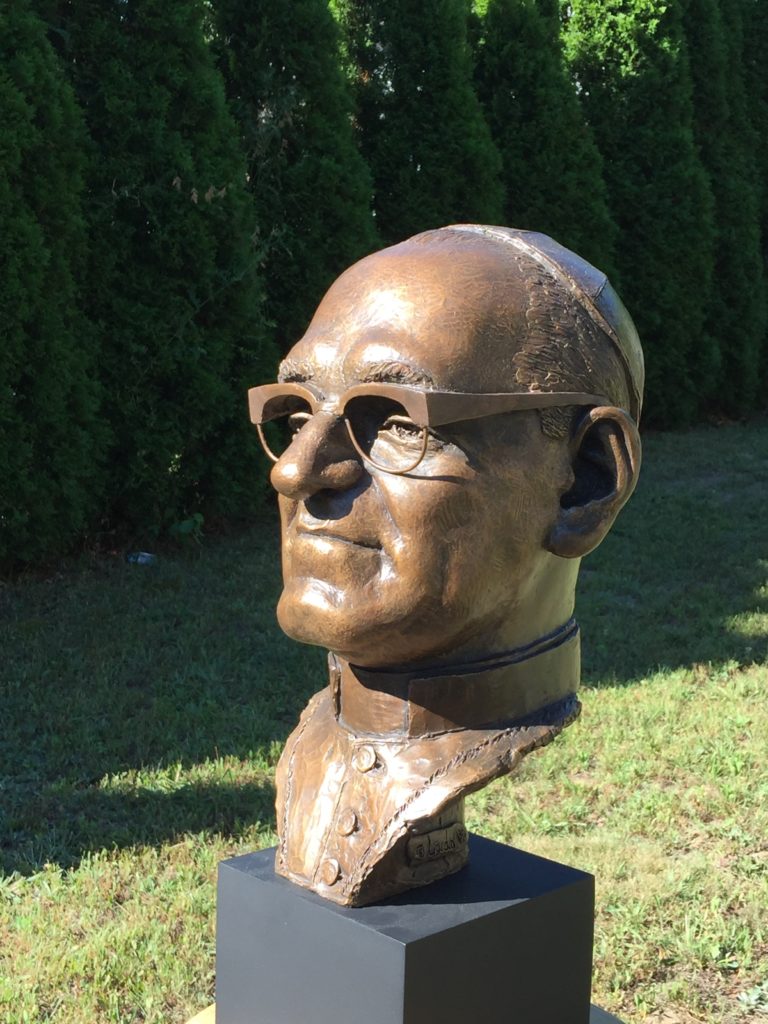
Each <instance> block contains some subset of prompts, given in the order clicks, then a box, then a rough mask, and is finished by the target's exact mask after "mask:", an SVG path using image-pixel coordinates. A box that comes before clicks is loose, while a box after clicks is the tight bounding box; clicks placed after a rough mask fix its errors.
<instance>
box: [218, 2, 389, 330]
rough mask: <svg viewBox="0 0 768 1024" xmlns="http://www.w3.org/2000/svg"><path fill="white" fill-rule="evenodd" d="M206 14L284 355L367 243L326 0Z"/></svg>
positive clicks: (368, 194) (360, 182) (369, 220)
mask: <svg viewBox="0 0 768 1024" xmlns="http://www.w3.org/2000/svg"><path fill="white" fill-rule="evenodd" d="M215 16H216V31H217V36H218V38H217V52H218V55H219V65H220V67H221V69H222V71H223V72H224V77H225V80H226V82H227V92H228V96H229V99H230V104H231V106H232V109H233V111H234V113H235V115H236V118H237V120H238V122H239V125H240V130H241V134H242V138H243V144H244V147H245V151H246V153H247V155H248V168H249V179H250V187H251V191H252V194H253V198H254V202H255V204H256V212H257V220H258V224H259V229H260V231H261V233H262V237H263V238H264V241H265V244H266V245H267V259H266V264H265V278H266V287H267V296H268V307H267V308H268V311H269V315H270V318H271V319H272V320H273V321H274V323H275V325H276V329H277V336H278V339H279V341H280V343H281V346H282V347H283V348H285V347H287V346H289V345H291V344H292V343H293V342H294V341H295V340H296V338H297V337H299V336H300V335H301V333H302V332H303V330H304V329H305V327H306V325H307V322H308V320H309V318H310V316H311V314H312V312H313V310H314V308H315V306H316V305H317V303H318V301H319V300H320V298H321V296H322V294H323V292H324V291H325V290H326V288H327V287H328V285H329V284H330V283H331V281H332V280H333V279H334V278H335V277H336V276H337V275H338V274H339V272H340V271H341V270H343V269H344V268H345V267H347V266H348V265H349V264H350V263H351V262H353V261H354V260H356V259H359V258H360V257H361V256H363V255H365V254H366V253H368V252H370V251H371V250H372V249H374V248H375V247H376V232H375V227H374V222H373V216H372V182H371V177H370V173H369V171H368V168H367V167H366V165H365V161H364V160H363V158H362V156H361V155H360V153H359V152H358V150H357V142H356V139H355V135H354V129H353V125H352V100H351V96H350V94H349V89H348V83H347V81H346V79H345V77H344V73H343V71H342V67H341V63H340V55H339V33H338V27H337V25H336V22H335V21H334V19H333V16H332V14H331V12H330V10H329V9H328V4H327V0H216V3H215Z"/></svg>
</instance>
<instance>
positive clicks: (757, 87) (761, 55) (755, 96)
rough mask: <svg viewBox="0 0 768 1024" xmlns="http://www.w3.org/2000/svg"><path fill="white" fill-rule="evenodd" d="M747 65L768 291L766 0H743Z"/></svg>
mask: <svg viewBox="0 0 768 1024" xmlns="http://www.w3.org/2000/svg"><path fill="white" fill-rule="evenodd" d="M743 13H744V69H745V91H746V94H747V104H748V107H749V110H750V114H751V120H752V130H753V135H754V138H755V139H756V143H757V145H756V149H755V160H756V164H757V181H758V192H759V197H760V249H761V254H762V261H763V287H764V289H765V292H766V294H768V74H766V68H768V5H766V4H765V3H764V0H744V9H743ZM761 363H762V366H761V373H760V378H761V383H762V388H763V395H765V391H766V389H768V330H767V331H766V333H764V335H763V351H762V360H761Z"/></svg>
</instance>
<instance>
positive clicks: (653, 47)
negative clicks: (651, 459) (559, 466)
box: [566, 0, 717, 425]
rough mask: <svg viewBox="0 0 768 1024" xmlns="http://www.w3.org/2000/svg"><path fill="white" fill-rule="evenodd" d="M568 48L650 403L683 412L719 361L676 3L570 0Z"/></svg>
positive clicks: (691, 411)
mask: <svg viewBox="0 0 768 1024" xmlns="http://www.w3.org/2000/svg"><path fill="white" fill-rule="evenodd" d="M567 9H568V11H569V12H570V17H569V19H568V27H567V35H566V51H567V54H568V56H569V59H570V63H571V67H572V71H573V74H574V77H575V80H576V81H577V82H578V84H579V88H580V95H581V98H582V101H583V104H584V109H585V112H586V115H587V120H588V121H589V123H590V125H591V126H592V129H593V131H594V134H595V139H596V141H597V143H598V146H599V148H600V151H601V153H602V156H603V161H604V174H605V179H606V184H607V186H608V194H609V199H610V204H611V211H612V213H613V216H614V218H615V220H616V222H617V224H618V227H619V238H618V242H617V246H616V262H617V266H618V271H619V277H620V279H621V287H622V297H623V298H624V300H625V302H626V304H627V306H628V308H629V310H630V312H631V313H632V316H633V317H634V319H635V321H636V323H637V325H638V329H639V331H640V336H641V338H642V341H643V347H644V349H645V353H646V363H647V398H648V401H647V412H648V413H649V415H650V417H651V419H652V420H653V421H655V422H656V423H659V424H667V425H672V424H679V423H685V422H689V421H690V420H691V419H692V418H693V417H694V416H695V415H696V413H697V411H698V409H699V404H700V396H701V395H702V393H704V392H705V391H706V389H708V388H709V387H710V385H711V381H712V380H713V378H714V376H715V374H716V371H717V350H716V349H715V348H714V346H713V344H712V339H711V338H710V337H709V336H708V335H707V334H706V333H704V331H703V328H704V321H705V316H706V308H707V293H708V290H709V286H710V281H711V277H712V261H713V243H714V222H713V212H712V211H713V202H712V195H711V192H710V189H709V183H708V180H707V176H706V173H705V171H704V169H703V167H702V165H701V161H700V159H699V156H698V153H697V151H696V147H695V144H694V139H693V127H692V126H693V106H692V101H691V79H690V70H689V67H688V56H687V52H686V48H685V42H684V38H683V32H682V25H681V15H680V9H679V6H678V5H676V4H670V3H668V2H667V0H571V2H570V4H569V5H568V8H567Z"/></svg>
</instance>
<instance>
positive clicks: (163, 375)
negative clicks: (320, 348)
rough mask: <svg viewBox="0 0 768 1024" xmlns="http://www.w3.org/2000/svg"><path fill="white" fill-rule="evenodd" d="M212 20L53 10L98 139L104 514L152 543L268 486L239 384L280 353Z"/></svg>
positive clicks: (88, 2) (185, 14)
mask: <svg viewBox="0 0 768 1024" xmlns="http://www.w3.org/2000/svg"><path fill="white" fill-rule="evenodd" d="M204 14H205V8H204V5H203V4H202V3H198V2H195V0H123V2H121V3H119V4H105V3H103V2H101V0H78V3H77V4H71V5H70V4H68V3H61V4H58V5H57V10H56V11H55V12H51V15H52V17H51V21H52V24H53V27H54V29H55V30H56V38H58V39H60V40H62V41H63V46H64V49H63V58H64V59H65V60H66V62H67V65H68V69H69V72H70V75H71V77H72V81H73V83H74V85H75V89H76V92H77V95H78V97H79V100H80V103H81V106H82V108H83V110H84V113H85V119H86V123H87V126H88V130H89V132H90V136H91V140H92V144H93V145H92V153H91V160H90V165H89V171H88V184H89V205H88V213H89V228H90V236H91V266H90V273H89V280H88V302H87V312H88V314H89V316H90V318H91V320H92V321H93V322H94V323H95V325H96V327H97V330H98V332H99V334H100V335H101V337H102V338H103V345H102V353H103V355H102V361H101V367H100V370H101V377H102V381H103V386H104V405H103V410H104V416H105V418H106V420H107V423H108V424H109V427H110V430H111V435H112V436H111V446H110V450H109V466H108V479H107V495H108V504H107V505H106V507H105V519H106V521H107V522H108V523H110V524H117V525H119V526H121V527H122V528H128V529H130V530H133V531H135V532H139V533H142V534H143V533H147V532H150V533H153V532H156V531H159V530H161V529H163V528H166V527H168V526H171V525H173V524H174V523H178V522H180V521H183V520H184V519H185V518H187V517H189V516H191V515H194V514H195V513H203V514H204V515H206V516H218V515H227V516H231V515H236V514H239V513H244V512H248V511H251V510H252V509H253V506H254V500H255V498H254V493H258V491H259V490H260V489H261V487H262V484H261V483H260V479H259V478H260V476H262V475H263V465H262V464H261V463H260V462H259V457H258V455H257V452H258V442H257V440H256V439H255V437H254V436H253V433H252V429H251V428H250V425H249V424H248V422H247V412H246V398H245V389H246V387H247V385H248V384H249V383H253V382H254V381H257V380H262V379H264V378H265V377H269V376H270V375H272V374H274V367H275V364H276V361H277V356H276V353H275V351H274V349H273V346H272V344H271V342H270V340H269V337H268V335H267V332H266V330H265V327H264V323H263V311H262V299H263V294H262V285H261V283H260V280H259V277H258V273H257V271H258V262H259V259H260V258H261V257H262V255H263V250H262V248H260V247H259V245H257V244H255V242H254V238H255V237H256V236H257V235H258V228H257V224H256V221H255V216H254V209H253V203H252V201H251V198H250V196H249V194H248V190H247V181H246V167H245V161H244V158H243V156H242V154H241V152H240V149H239V145H238V131H237V128H236V126H235V124H234V122H233V120H232V117H231V114H230V113H229V110H228V108H227V105H226V100H225V95H224V85H223V81H222V79H221V75H220V74H219V72H218V71H217V69H216V67H215V64H214V59H213V55H212V53H211V51H210V48H209V46H208V44H207V42H206V40H205V38H204V35H203V31H202V21H203V17H204ZM54 17H55V19H56V20H55V22H54V21H53V18H54Z"/></svg>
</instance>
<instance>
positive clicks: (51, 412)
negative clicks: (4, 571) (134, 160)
mask: <svg viewBox="0 0 768 1024" xmlns="http://www.w3.org/2000/svg"><path fill="white" fill-rule="evenodd" d="M0 57H1V60H0V110H2V127H1V128H0V219H2V232H1V233H0V564H14V563H16V562H20V561H27V562H28V561H32V560H35V559H40V558H44V557H47V556H54V555H59V554H61V553H63V551H64V550H65V549H66V548H67V547H68V546H69V545H70V544H71V543H72V542H73V541H74V540H75V539H76V538H77V536H78V535H79V534H80V533H81V532H82V531H83V530H85V529H86V528H87V526H88V525H89V523H90V520H91V517H92V516H93V515H94V512H95V508H96V503H97V499H98V491H99V487H100V479H99V470H98V463H99V459H100V448H101V441H102V438H101V436H100V431H99V428H98V426H97V405H98V387H97V385H96V383H95V381H94V379H93V363H94V351H93V346H94V335H93V332H92V331H91V329H90V326H89V324H88V322H87V321H86V319H85V318H84V317H83V316H82V314H81V313H80V312H79V309H78V284H77V282H78V279H79V278H80V277H81V275H82V271H83V268H84V265H85V260H86V244H87V242H86V232H85V225H84V221H83V214H82V207H81V201H82V192H83V178H82V174H83V153H84V149H85V145H86V137H85V131H84V128H83V123H82V119H81V118H80V115H79V112H78V109H77V106H76V103H75V99H74V96H73V94H72V90H71V88H70V87H69V85H68V83H67V81H66V79H65V77H64V75H63V74H62V73H61V69H60V68H59V66H58V61H57V58H56V55H55V53H54V51H53V50H52V48H51V47H50V45H49V43H48V41H47V38H46V33H45V28H44V26H43V25H42V23H41V22H40V21H39V20H38V19H37V17H35V16H34V15H33V14H32V13H31V11H30V9H29V6H28V4H27V3H26V2H25V0H17V2H15V3H13V4H7V5H4V6H3V8H2V11H0Z"/></svg>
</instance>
